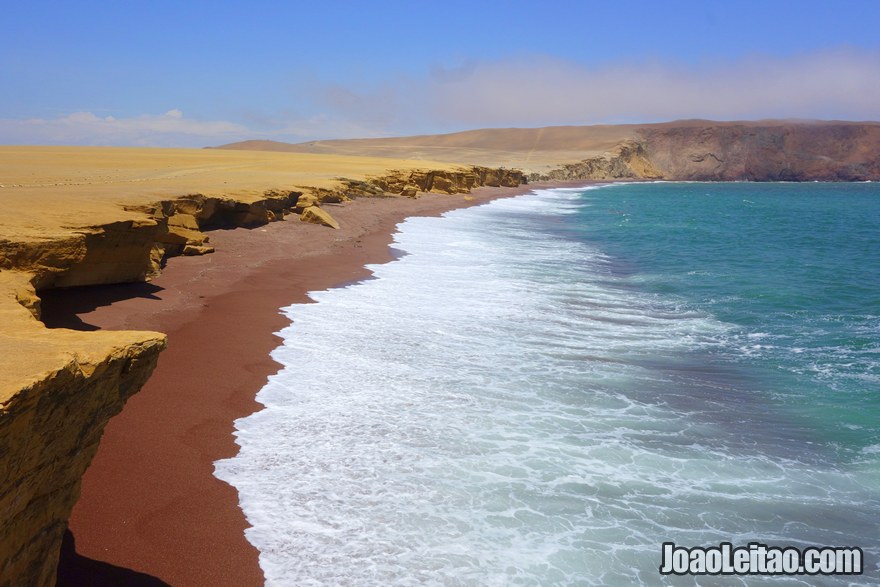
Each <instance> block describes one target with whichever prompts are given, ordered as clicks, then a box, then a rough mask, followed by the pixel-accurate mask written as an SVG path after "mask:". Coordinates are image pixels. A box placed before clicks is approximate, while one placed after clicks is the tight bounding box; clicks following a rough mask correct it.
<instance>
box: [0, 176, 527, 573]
mask: <svg viewBox="0 0 880 587" xmlns="http://www.w3.org/2000/svg"><path fill="white" fill-rule="evenodd" d="M386 164H387V162H386ZM523 180H524V178H523V174H522V173H521V172H519V171H516V170H507V169H490V168H481V167H455V168H442V169H423V168H415V167H412V166H404V167H402V168H401V169H397V170H394V171H386V172H384V173H381V174H376V175H362V176H361V178H359V179H343V178H337V179H335V180H334V181H332V182H329V183H328V182H324V183H321V184H320V185H321V186H323V187H317V186H316V187H297V188H296V189H281V190H279V189H269V190H266V191H264V192H262V193H255V192H253V191H251V192H248V193H240V194H238V195H235V194H233V195H229V196H222V195H204V194H190V195H185V196H180V197H175V198H163V199H158V200H153V201H150V199H149V198H148V197H145V198H142V199H141V200H142V202H138V201H137V198H135V199H134V200H132V199H129V200H128V201H127V202H125V203H120V204H119V205H118V206H116V207H115V208H114V209H115V210H116V212H115V213H111V214H109V216H108V215H107V213H106V210H104V211H103V212H102V218H104V219H105V221H104V222H101V223H99V224H95V225H82V224H80V225H74V226H66V227H65V226H59V227H56V228H57V230H55V229H54V228H52V226H49V229H47V228H46V225H45V223H44V224H43V225H41V228H40V230H34V231H30V232H28V230H22V227H24V228H25V229H27V228H28V220H27V219H25V220H24V221H22V222H20V223H19V225H18V226H17V227H16V234H14V235H12V234H11V233H12V232H13V231H12V230H7V231H6V234H2V233H0V321H2V324H3V327H2V331H0V350H2V353H0V466H2V468H3V470H4V471H6V473H7V474H6V475H5V476H4V478H3V479H2V480H0V512H2V515H3V520H2V521H3V525H2V528H0V585H18V584H29V585H52V584H54V581H55V576H56V568H57V563H58V554H59V550H60V545H61V540H62V537H63V534H64V531H65V529H66V527H67V519H68V518H69V515H70V512H71V510H72V508H73V506H74V504H75V503H76V500H77V499H78V496H79V490H80V480H81V477H82V475H83V473H84V472H85V470H86V469H87V467H88V466H89V463H90V462H91V460H92V458H93V456H94V455H95V453H96V451H97V449H98V445H99V441H100V439H101V435H102V433H103V429H104V427H105V425H106V424H107V422H108V421H109V419H110V418H111V417H112V416H113V415H115V414H117V413H118V412H119V411H120V410H121V409H122V408H123V406H124V404H125V402H126V400H127V399H128V398H129V397H130V396H131V395H133V394H134V393H135V392H137V391H138V390H139V389H140V388H141V386H142V385H143V384H144V383H145V382H146V380H147V379H148V377H149V375H150V373H151V372H152V370H153V369H154V367H155V365H156V363H157V360H158V356H159V353H160V352H161V350H162V349H163V348H164V346H165V336H164V335H163V334H161V333H155V332H130V331H126V332H106V331H99V332H79V331H73V330H66V329H48V328H46V327H45V326H44V325H43V324H42V322H40V321H39V316H40V303H39V297H38V294H39V292H40V291H42V290H45V289H50V288H58V287H70V286H78V285H93V284H109V283H121V282H137V281H145V280H148V279H150V277H152V276H154V275H155V274H157V273H158V272H159V271H160V270H161V267H162V266H163V264H164V263H165V262H166V261H167V259H168V258H170V257H173V256H177V255H198V254H206V253H210V252H212V250H213V249H212V247H211V245H210V244H209V235H208V234H206V232H207V231H209V230H211V229H215V228H233V227H254V226H260V225H263V224H266V223H268V222H272V221H279V220H284V219H285V218H299V219H301V220H304V221H311V222H314V221H317V222H319V223H323V224H327V225H328V226H333V222H335V221H333V220H332V217H330V216H329V215H328V214H326V211H324V210H322V208H321V204H322V203H326V202H334V203H339V202H344V201H347V200H350V199H352V198H357V197H367V196H381V197H402V196H411V197H415V196H417V195H418V193H419V192H429V191H430V192H435V193H447V194H464V193H468V192H470V190H471V189H473V188H475V187H479V186H486V185H489V186H516V185H519V184H520V183H521V182H522V181H523ZM71 204H72V205H75V201H74V202H72V203H71ZM114 216H115V218H114ZM316 218H317V220H315V219H316ZM327 218H329V221H327ZM50 224H51V223H50Z"/></svg>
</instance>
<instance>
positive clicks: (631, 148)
mask: <svg viewBox="0 0 880 587" xmlns="http://www.w3.org/2000/svg"><path fill="white" fill-rule="evenodd" d="M662 177H663V173H662V172H661V171H660V170H659V169H657V167H655V166H654V164H653V163H652V162H651V160H650V159H649V158H648V153H647V151H646V149H645V145H644V144H643V143H641V142H638V141H634V140H628V141H624V142H623V143H621V144H619V145H617V147H615V148H614V149H612V150H610V151H608V152H606V153H604V154H602V155H601V156H599V157H591V158H590V159H584V160H583V161H580V162H578V163H569V164H566V165H563V166H562V167H560V168H558V169H554V170H552V171H550V172H549V173H547V174H544V175H541V174H538V173H535V174H533V176H531V177H530V178H529V179H532V180H556V181H559V180H562V181H570V180H577V179H597V180H611V179H660V178H662Z"/></svg>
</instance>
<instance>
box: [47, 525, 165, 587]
mask: <svg viewBox="0 0 880 587" xmlns="http://www.w3.org/2000/svg"><path fill="white" fill-rule="evenodd" d="M120 585H125V586H126V587H170V585H169V584H168V583H166V582H165V581H162V580H161V579H158V578H156V577H154V576H152V575H148V574H146V573H139V572H137V571H132V570H131V569H126V568H125V567H117V566H115V565H111V564H110V563H105V562H103V561H99V560H95V559H91V558H87V557H85V556H82V555H80V554H77V552H76V540H75V539H74V537H73V533H72V532H71V531H70V530H67V531H65V532H64V540H63V541H62V542H61V557H60V560H59V561H58V576H57V583H56V587H119V586H120Z"/></svg>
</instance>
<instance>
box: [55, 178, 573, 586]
mask: <svg viewBox="0 0 880 587" xmlns="http://www.w3.org/2000/svg"><path fill="white" fill-rule="evenodd" d="M586 183H587V182H583V181H581V182H577V185H584V184H586ZM564 185H566V184H564V183H553V184H552V186H553V187H562V186H564ZM572 185H574V184H572ZM541 187H544V185H543V184H536V185H523V186H520V187H518V188H480V189H478V190H475V191H474V193H473V194H471V195H470V196H469V197H468V199H465V198H463V197H460V196H445V195H436V194H426V195H423V196H422V197H421V198H419V199H415V200H411V199H404V198H369V199H366V198H364V199H359V200H356V201H354V202H352V203H349V204H344V205H337V206H333V205H330V206H328V210H329V211H330V212H331V214H333V216H334V217H335V218H337V220H338V221H339V222H340V224H341V225H342V229H341V230H338V231H336V230H330V229H327V228H325V227H321V226H316V225H308V224H306V223H296V227H295V229H291V227H290V226H288V225H287V224H288V223H289V222H295V220H288V221H286V222H274V223H270V224H268V225H265V226H262V227H258V228H255V229H250V230H247V229H235V230H226V231H222V230H221V231H213V232H211V233H210V236H211V241H212V244H214V245H215V246H216V247H217V252H215V253H214V254H212V255H207V256H203V257H187V258H176V259H174V260H172V261H171V262H170V263H169V265H168V266H167V267H166V268H165V270H164V271H163V273H162V274H161V275H160V276H159V277H157V278H156V279H155V280H154V281H152V282H150V283H140V284H130V285H122V286H102V287H95V288H83V289H80V290H75V291H68V292H59V293H57V294H54V295H52V294H50V296H48V297H47V298H46V299H45V300H44V317H45V319H46V320H47V322H48V323H49V324H51V325H53V326H67V327H78V328H81V329H95V328H101V329H119V328H126V329H149V330H158V331H161V332H165V333H167V334H168V349H167V350H166V351H165V352H164V353H163V354H162V355H161V358H160V361H159V365H158V367H157V368H156V371H155V372H154V374H153V376H152V377H151V378H150V380H149V381H148V383H147V384H146V385H145V386H144V388H143V389H142V390H141V392H140V393H138V394H136V395H135V396H134V397H133V398H132V399H131V400H130V401H129V402H128V404H127V405H126V407H125V409H124V410H123V412H122V413H121V414H120V415H119V416H117V417H115V418H114V419H113V420H111V422H110V424H109V425H108V426H107V428H106V431H105V434H104V437H103V440H102V442H101V446H100V449H99V451H98V454H97V455H96V457H95V459H94V461H93V463H92V465H91V467H90V468H89V470H88V471H87V473H86V475H85V477H84V478H83V485H82V493H81V497H80V500H79V502H78V503H77V506H76V507H75V509H74V511H73V515H72V517H71V519H70V530H71V531H72V537H73V539H74V540H75V552H73V549H72V548H71V547H70V546H71V545H70V543H69V542H68V548H66V549H65V552H64V554H63V555H62V563H61V567H60V571H59V577H60V579H61V581H60V582H59V584H75V583H76V581H77V580H78V578H83V577H84V576H85V575H88V576H89V577H90V578H91V579H92V580H93V581H94V580H95V576H96V574H98V575H99V576H103V577H104V578H105V579H104V580H106V581H112V580H114V579H115V580H119V579H120V578H124V579H125V580H127V581H135V580H137V581H139V583H137V584H144V585H161V584H163V582H165V583H169V584H172V585H201V584H213V585H260V584H262V583H263V576H262V571H261V570H260V568H259V565H258V553H257V551H256V550H255V549H254V548H253V547H252V546H251V545H250V544H249V543H248V542H247V541H246V539H245V538H244V530H245V528H247V526H248V525H247V522H246V520H245V519H244V516H243V514H242V512H241V510H240V508H239V507H238V496H237V493H236V491H235V489H233V488H232V487H231V486H229V485H227V484H226V483H224V482H222V481H220V480H218V479H216V478H215V477H214V476H213V463H214V462H215V461H216V460H219V459H222V458H227V457H231V456H233V455H234V454H236V453H237V450H238V447H237V445H236V444H235V442H234V437H233V435H232V433H233V431H234V427H233V421H234V420H235V419H237V418H239V417H243V416H245V415H248V414H250V413H252V412H254V411H256V410H258V409H260V405H259V404H258V403H257V402H256V401H255V400H254V396H255V395H256V393H257V392H258V391H259V389H261V388H262V386H263V385H264V384H265V382H266V379H267V377H268V376H269V375H271V374H272V373H274V372H275V371H276V370H277V368H278V364H277V363H275V362H274V361H273V360H272V359H271V358H270V357H269V352H270V351H271V350H272V349H274V348H275V347H276V346H277V345H278V341H279V339H278V337H276V336H275V335H274V334H273V333H274V332H276V331H278V330H279V329H280V328H282V327H284V326H285V325H286V324H287V323H288V322H287V318H286V317H284V316H283V315H282V314H281V313H280V312H279V309H280V308H281V307H283V306H287V305H289V304H291V303H296V302H307V301H309V299H308V296H307V295H306V294H307V293H308V292H309V291H316V290H323V289H328V288H331V287H335V286H339V285H342V284H345V283H348V282H351V281H355V280H359V279H363V278H366V277H368V276H369V275H370V272H369V270H367V269H366V267H365V265H366V264H369V263H384V262H387V261H390V260H392V259H393V258H394V257H393V252H392V250H391V249H390V248H389V246H388V245H389V244H390V243H391V242H392V238H393V237H392V235H393V233H394V229H395V227H396V225H397V224H398V223H399V222H401V221H403V220H404V219H405V218H407V217H410V216H428V215H439V214H442V213H443V212H445V211H448V210H451V209H454V208H459V207H467V206H472V205H477V204H481V203H484V202H487V201H489V200H492V199H496V198H501V197H509V196H513V195H519V194H523V193H527V192H529V191H531V190H533V189H539V188H541ZM61 306H64V307H63V308H62V307H61ZM314 367H315V368H323V366H320V365H317V366H314ZM304 368H309V367H308V366H306V367H304ZM68 538H70V536H69V537H68Z"/></svg>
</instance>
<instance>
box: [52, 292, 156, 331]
mask: <svg viewBox="0 0 880 587" xmlns="http://www.w3.org/2000/svg"><path fill="white" fill-rule="evenodd" d="M160 291H162V288H161V287H158V286H155V285H153V284H151V283H146V282H138V283H116V284H110V285H85V286H80V287H62V288H57V289H46V290H42V291H40V292H38V295H39V296H40V302H41V303H40V307H41V310H40V319H41V320H42V321H43V324H45V325H46V326H47V327H48V328H70V329H71V330H98V327H97V326H94V325H92V324H89V323H87V322H83V320H82V319H81V318H80V317H79V314H85V313H87V312H91V311H92V310H95V309H96V308H99V307H101V306H109V305H111V304H113V303H114V302H118V301H121V300H127V299H130V298H146V299H150V300H158V299H159V298H158V297H156V295H155V294H156V293H158V292H160Z"/></svg>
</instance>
